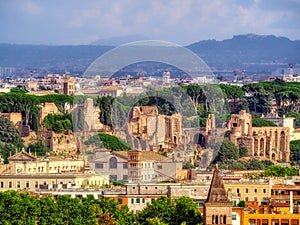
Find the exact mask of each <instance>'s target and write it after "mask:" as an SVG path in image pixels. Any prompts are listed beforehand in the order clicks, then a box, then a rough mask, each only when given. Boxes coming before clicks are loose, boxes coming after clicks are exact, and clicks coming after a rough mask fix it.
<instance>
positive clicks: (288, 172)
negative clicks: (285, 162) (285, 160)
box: [264, 165, 299, 177]
mask: <svg viewBox="0 0 300 225" xmlns="http://www.w3.org/2000/svg"><path fill="white" fill-rule="evenodd" d="M298 171H299V170H298V169H297V168H296V167H293V166H287V167H281V166H275V165H272V166H269V167H268V168H267V169H266V170H265V172H264V176H266V177H285V176H298V173H299V172H298Z"/></svg>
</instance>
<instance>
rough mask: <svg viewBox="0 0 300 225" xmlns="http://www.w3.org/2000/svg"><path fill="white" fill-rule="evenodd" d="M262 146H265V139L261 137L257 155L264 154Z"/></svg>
mask: <svg viewBox="0 0 300 225" xmlns="http://www.w3.org/2000/svg"><path fill="white" fill-rule="evenodd" d="M264 146H265V140H264V139H263V138H261V139H260V148H259V150H260V153H259V156H264V149H265V148H264Z"/></svg>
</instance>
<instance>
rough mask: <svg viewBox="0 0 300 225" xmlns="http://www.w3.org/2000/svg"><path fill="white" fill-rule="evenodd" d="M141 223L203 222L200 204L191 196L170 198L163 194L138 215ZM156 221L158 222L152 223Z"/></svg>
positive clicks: (193, 224)
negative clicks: (199, 209) (199, 208)
mask: <svg viewBox="0 0 300 225" xmlns="http://www.w3.org/2000/svg"><path fill="white" fill-rule="evenodd" d="M137 221H138V222H139V223H141V224H161V223H163V224H169V225H180V224H183V223H185V224H187V225H197V224H201V223H202V216H201V214H200V212H199V211H198V206H197V205H196V203H194V202H193V200H192V199H190V198H189V197H181V198H178V199H170V198H168V197H165V196H162V197H160V198H159V199H156V200H154V201H153V202H152V203H151V204H147V207H146V208H145V209H144V210H142V211H141V212H140V213H139V214H138V215H137ZM153 221H156V223H151V222H153Z"/></svg>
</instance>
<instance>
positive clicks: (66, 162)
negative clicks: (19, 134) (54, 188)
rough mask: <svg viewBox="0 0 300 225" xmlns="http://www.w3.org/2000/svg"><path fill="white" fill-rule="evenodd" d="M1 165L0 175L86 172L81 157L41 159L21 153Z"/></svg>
mask: <svg viewBox="0 0 300 225" xmlns="http://www.w3.org/2000/svg"><path fill="white" fill-rule="evenodd" d="M8 160H9V164H4V165H0V174H56V173H70V172H73V173H76V172H80V171H83V170H84V167H85V161H84V160H83V159H82V158H79V157H73V158H72V157H47V156H45V157H40V158H37V157H35V156H34V155H32V154H30V153H27V152H24V151H21V152H19V153H17V154H15V155H13V156H11V157H9V158H8Z"/></svg>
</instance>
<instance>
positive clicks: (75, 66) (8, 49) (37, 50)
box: [0, 44, 113, 73]
mask: <svg viewBox="0 0 300 225" xmlns="http://www.w3.org/2000/svg"><path fill="white" fill-rule="evenodd" d="M112 48H113V47H110V46H92V45H76V46H48V45H16V44H0V66H3V67H17V68H23V69H31V70H32V69H35V70H39V69H44V70H47V71H49V72H65V71H69V72H78V73H82V72H83V71H85V69H86V68H87V66H88V65H89V64H91V63H92V62H93V61H94V60H95V59H96V58H98V57H99V56H101V55H102V54H103V53H105V52H106V51H108V50H110V49H112Z"/></svg>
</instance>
